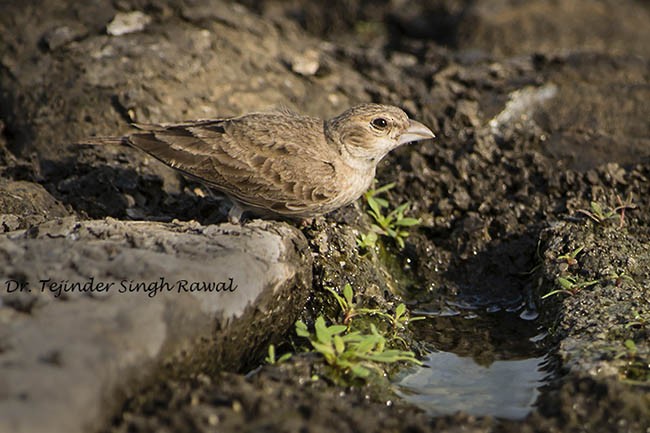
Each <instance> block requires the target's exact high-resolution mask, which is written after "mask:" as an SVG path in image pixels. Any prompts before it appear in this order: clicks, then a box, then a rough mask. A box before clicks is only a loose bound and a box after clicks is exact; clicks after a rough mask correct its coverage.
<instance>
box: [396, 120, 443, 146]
mask: <svg viewBox="0 0 650 433" xmlns="http://www.w3.org/2000/svg"><path fill="white" fill-rule="evenodd" d="M435 137H436V136H435V134H434V133H433V132H431V130H430V129H429V128H427V127H426V126H424V125H423V124H421V123H420V122H416V121H415V120H409V128H408V129H407V130H406V131H404V133H403V134H402V135H400V136H399V138H398V143H399V144H400V145H402V144H406V143H410V142H411V141H418V140H426V139H429V138H435Z"/></svg>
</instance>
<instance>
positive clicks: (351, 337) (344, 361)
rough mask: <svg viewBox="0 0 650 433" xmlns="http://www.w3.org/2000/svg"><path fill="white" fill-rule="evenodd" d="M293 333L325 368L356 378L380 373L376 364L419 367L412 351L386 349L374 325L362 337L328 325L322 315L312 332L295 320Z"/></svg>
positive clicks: (339, 327)
mask: <svg viewBox="0 0 650 433" xmlns="http://www.w3.org/2000/svg"><path fill="white" fill-rule="evenodd" d="M296 334H297V335H298V336H300V337H304V338H307V339H308V340H309V342H310V344H311V346H312V347H313V348H314V350H315V351H316V352H318V353H320V354H321V355H322V356H323V358H324V359H325V362H327V364H328V365H330V366H331V367H333V368H335V369H336V370H338V371H339V372H342V373H343V374H349V375H351V376H352V377H356V378H361V379H365V378H367V377H368V376H370V374H371V373H372V371H376V372H378V373H381V372H382V369H381V368H379V367H378V366H377V365H376V363H395V362H398V361H406V362H412V363H414V364H421V363H420V361H418V360H417V359H416V358H415V354H414V353H413V352H410V351H404V350H398V349H388V348H387V347H386V338H385V337H384V336H382V335H381V334H380V333H379V332H378V331H377V328H376V327H375V325H374V324H371V325H370V334H362V333H361V332H359V331H352V332H349V331H348V327H347V326H346V325H336V324H335V325H331V326H327V324H326V323H325V319H324V318H323V316H319V317H318V318H317V319H316V322H315V324H314V332H313V333H312V332H310V331H309V329H308V327H307V325H306V324H305V323H304V322H302V321H300V320H298V321H297V322H296Z"/></svg>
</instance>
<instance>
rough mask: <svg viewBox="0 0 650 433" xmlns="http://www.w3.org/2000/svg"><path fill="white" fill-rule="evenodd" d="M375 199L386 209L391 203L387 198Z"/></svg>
mask: <svg viewBox="0 0 650 433" xmlns="http://www.w3.org/2000/svg"><path fill="white" fill-rule="evenodd" d="M373 200H375V201H376V202H377V204H378V205H379V207H380V208H382V209H386V208H387V207H388V205H389V203H388V200H386V199H385V198H381V197H374V198H373Z"/></svg>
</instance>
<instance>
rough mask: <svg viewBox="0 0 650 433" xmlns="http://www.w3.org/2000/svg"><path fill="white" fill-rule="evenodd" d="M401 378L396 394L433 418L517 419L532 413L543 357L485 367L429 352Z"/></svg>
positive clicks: (497, 362)
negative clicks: (464, 415) (461, 414)
mask: <svg viewBox="0 0 650 433" xmlns="http://www.w3.org/2000/svg"><path fill="white" fill-rule="evenodd" d="M423 363H424V365H423V366H422V367H421V368H418V369H417V370H415V371H412V372H411V373H408V374H405V375H404V376H403V377H402V378H401V379H400V380H399V381H398V384H397V394H398V395H399V396H400V397H402V398H404V399H405V400H406V401H409V402H410V403H412V404H414V405H416V406H418V407H420V408H421V409H423V410H425V411H426V412H427V413H429V414H430V415H432V416H440V415H446V414H453V413H455V412H458V411H463V412H465V413H468V414H470V415H475V416H485V415H491V416H494V417H498V418H505V419H511V420H519V419H523V418H525V417H526V416H527V415H528V414H529V413H530V411H531V410H532V407H533V404H534V403H535V401H536V400H537V396H538V395H539V391H538V388H539V387H540V386H542V385H543V383H544V377H545V376H546V373H544V372H543V371H542V367H543V365H544V363H545V358H544V357H537V358H528V359H522V360H510V361H495V362H493V363H492V364H491V365H490V366H488V367H485V366H482V365H479V364H477V363H476V362H475V361H474V360H473V359H472V358H470V357H461V356H458V355H456V354H454V353H450V352H432V353H430V354H429V355H428V356H427V357H426V358H425V359H424V360H423Z"/></svg>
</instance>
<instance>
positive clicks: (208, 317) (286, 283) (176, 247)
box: [0, 217, 311, 433]
mask: <svg viewBox="0 0 650 433" xmlns="http://www.w3.org/2000/svg"><path fill="white" fill-rule="evenodd" d="M304 251H306V241H305V240H304V237H303V236H302V234H301V233H300V232H299V231H298V230H296V229H295V228H292V227H290V226H289V225H286V224H282V223H273V222H261V221H259V222H254V223H251V224H247V225H245V226H235V225H229V224H225V225H219V226H202V225H199V224H197V223H193V222H183V223H170V224H162V223H151V222H121V221H117V220H112V219H107V220H93V221H79V220H77V219H75V218H72V217H68V218H64V219H59V220H54V221H50V222H47V223H44V224H42V225H39V226H35V227H33V228H31V229H29V230H26V231H14V232H9V233H5V234H4V235H2V236H0V300H1V304H0V431H1V432H66V433H71V432H82V431H89V430H94V429H96V428H97V427H98V426H100V425H101V424H102V422H105V421H106V417H107V416H108V415H109V414H110V412H111V410H114V409H115V407H116V405H118V404H120V402H121V400H122V399H123V397H124V396H127V395H129V394H131V393H132V392H133V391H135V390H137V389H138V388H139V387H140V386H142V385H143V384H145V383H147V382H148V381H150V380H151V379H152V378H153V377H160V376H161V375H163V376H164V375H169V374H174V375H178V374H183V373H187V372H196V371H205V370H211V369H212V370H216V369H219V368H236V367H237V366H240V365H243V363H245V362H246V360H247V359H250V358H251V357H254V356H256V355H259V353H260V348H265V345H266V344H268V341H269V339H270V338H272V336H273V335H274V334H277V333H279V332H282V331H284V330H286V328H287V327H288V326H290V325H291V324H292V323H293V321H294V320H295V318H296V315H297V313H298V311H300V309H301V308H302V306H303V303H304V301H305V299H306V296H307V293H308V287H309V286H310V284H311V256H310V255H309V254H305V253H304Z"/></svg>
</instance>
